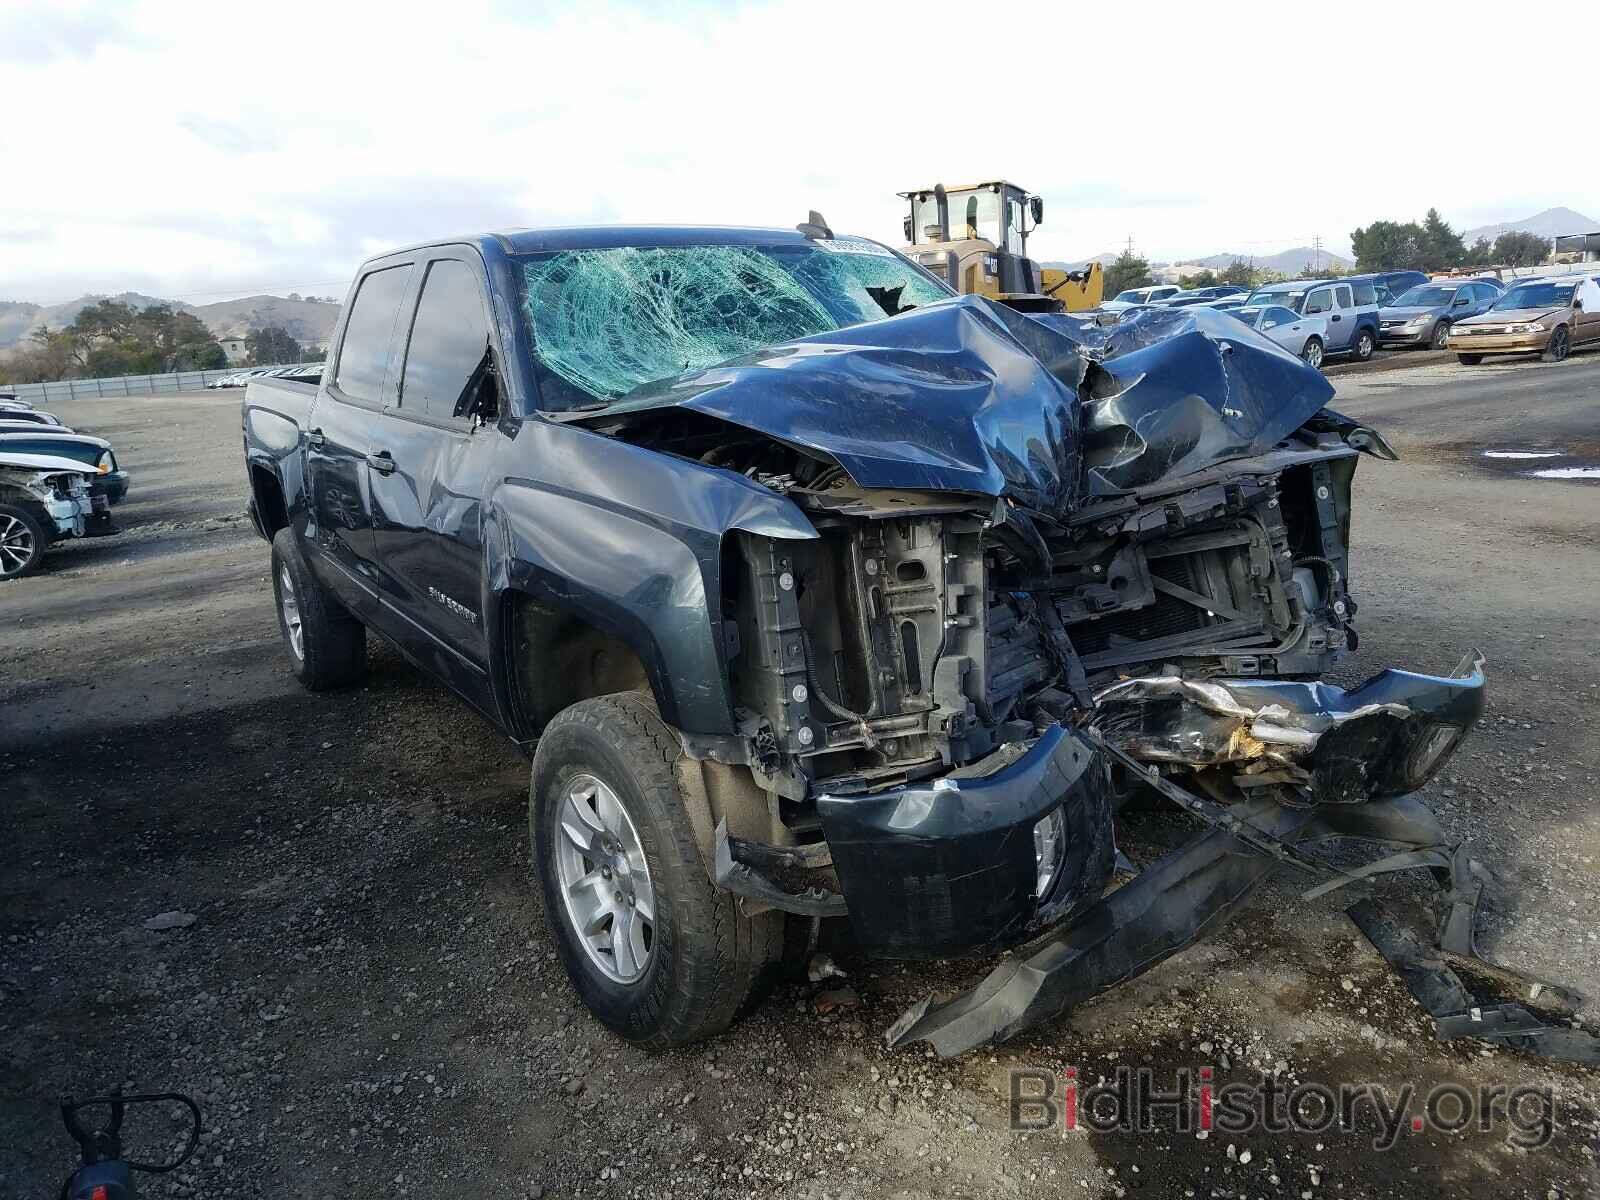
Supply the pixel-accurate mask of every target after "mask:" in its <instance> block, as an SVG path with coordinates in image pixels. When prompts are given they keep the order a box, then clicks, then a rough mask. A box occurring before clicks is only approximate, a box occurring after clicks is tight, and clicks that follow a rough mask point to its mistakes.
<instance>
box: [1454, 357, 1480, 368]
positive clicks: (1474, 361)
mask: <svg viewBox="0 0 1600 1200" xmlns="http://www.w3.org/2000/svg"><path fill="white" fill-rule="evenodd" d="M1456 361H1457V362H1458V363H1460V364H1461V365H1462V366H1463V367H1475V366H1477V365H1478V364H1479V363H1481V362H1482V361H1483V355H1481V354H1458V355H1456Z"/></svg>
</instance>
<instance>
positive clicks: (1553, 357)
mask: <svg viewBox="0 0 1600 1200" xmlns="http://www.w3.org/2000/svg"><path fill="white" fill-rule="evenodd" d="M1571 350H1572V339H1571V338H1570V337H1569V336H1568V334H1567V327H1566V326H1565V325H1557V326H1556V329H1555V332H1554V333H1552V334H1551V335H1550V344H1549V345H1547V346H1546V347H1545V348H1544V360H1545V362H1560V361H1561V360H1562V359H1564V358H1566V356H1567V354H1568V353H1569V352H1570V351H1571Z"/></svg>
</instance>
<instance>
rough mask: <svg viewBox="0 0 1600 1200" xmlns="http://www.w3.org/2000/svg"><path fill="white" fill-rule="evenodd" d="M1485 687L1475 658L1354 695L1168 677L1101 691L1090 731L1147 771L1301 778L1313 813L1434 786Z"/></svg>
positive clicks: (1381, 677)
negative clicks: (1169, 766)
mask: <svg viewBox="0 0 1600 1200" xmlns="http://www.w3.org/2000/svg"><path fill="white" fill-rule="evenodd" d="M1483 687H1484V674H1483V658H1482V656H1481V655H1477V654H1473V655H1469V656H1468V658H1467V659H1466V660H1465V661H1464V662H1463V663H1462V664H1461V666H1460V667H1459V668H1457V672H1456V674H1455V675H1453V676H1449V677H1441V676H1433V675H1421V674H1417V673H1415V672H1411V671H1397V670H1394V669H1392V668H1391V669H1389V670H1385V671H1382V672H1380V673H1379V674H1377V675H1375V676H1373V677H1372V678H1371V679H1369V680H1367V681H1366V682H1365V683H1363V684H1361V685H1359V686H1358V687H1355V688H1352V689H1350V690H1349V691H1346V690H1344V689H1343V688H1339V687H1335V686H1334V685H1332V684H1327V683H1322V682H1320V681H1318V682H1304V683H1303V682H1297V681H1290V680H1281V679H1185V678H1181V677H1179V676H1175V675H1164V676H1153V677H1145V678H1139V679H1128V680H1123V681H1121V682H1119V683H1115V684H1112V685H1111V686H1110V687H1107V688H1103V689H1101V690H1100V691H1099V692H1097V693H1096V695H1095V704H1096V707H1095V711H1094V714H1093V715H1092V716H1091V717H1090V718H1089V720H1090V723H1091V724H1092V725H1093V726H1094V727H1095V728H1098V729H1099V730H1101V732H1102V733H1105V734H1106V735H1107V736H1109V737H1112V738H1114V739H1115V740H1116V741H1117V742H1118V744H1119V745H1121V746H1122V747H1123V748H1124V749H1125V750H1127V751H1128V753H1130V754H1132V755H1133V756H1134V757H1135V758H1138V759H1141V760H1144V761H1148V762H1161V763H1179V764H1183V765H1186V766H1190V767H1197V768H1198V767H1214V766H1220V765H1223V764H1230V765H1257V764H1260V765H1265V766H1271V765H1277V766H1283V767H1290V768H1297V769H1299V770H1301V771H1303V772H1305V774H1304V776H1303V777H1299V776H1296V777H1292V778H1293V779H1294V781H1295V782H1297V783H1301V784H1304V785H1305V786H1306V787H1308V788H1309V789H1310V790H1311V792H1312V793H1314V795H1315V797H1316V799H1317V800H1318V802H1321V803H1354V802H1358V801H1361V800H1370V799H1374V798H1377V797H1381V796H1398V795H1402V794H1405V793H1407V792H1413V791H1415V790H1416V789H1417V788H1419V787H1421V786H1422V785H1423V784H1424V783H1425V782H1427V780H1428V779H1429V778H1431V777H1432V776H1433V774H1434V773H1436V772H1437V771H1438V770H1439V768H1440V767H1442V766H1443V765H1444V763H1445V762H1446V761H1447V760H1448V758H1449V756H1450V754H1451V753H1452V752H1453V751H1454V749H1455V747H1456V746H1457V745H1458V744H1459V743H1460V740H1461V738H1462V736H1464V735H1465V733H1466V732H1467V731H1468V730H1469V729H1471V728H1472V726H1473V725H1475V724H1476V723H1477V721H1478V718H1479V716H1480V715H1481V714H1482V711H1483Z"/></svg>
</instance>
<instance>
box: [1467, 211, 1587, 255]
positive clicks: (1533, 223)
mask: <svg viewBox="0 0 1600 1200" xmlns="http://www.w3.org/2000/svg"><path fill="white" fill-rule="evenodd" d="M1595 232H1600V221H1596V220H1595V219H1594V218H1593V217H1586V216H1584V215H1583V214H1582V213H1581V212H1574V211H1573V210H1572V209H1570V208H1547V209H1545V210H1544V211H1543V212H1542V213H1535V214H1534V215H1533V216H1531V217H1524V218H1523V219H1522V220H1520V221H1505V222H1502V223H1501V224H1499V225H1480V226H1478V228H1476V229H1469V230H1467V231H1466V232H1465V233H1463V234H1462V235H1461V240H1462V241H1464V242H1466V244H1467V245H1469V246H1470V245H1472V243H1473V242H1475V241H1477V240H1478V239H1479V238H1488V239H1489V240H1490V241H1491V242H1492V241H1494V240H1495V238H1497V237H1499V236H1500V235H1501V234H1502V233H1536V234H1538V235H1539V236H1540V237H1543V238H1554V237H1560V236H1561V235H1562V234H1564V233H1595Z"/></svg>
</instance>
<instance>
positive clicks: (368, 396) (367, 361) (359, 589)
mask: <svg viewBox="0 0 1600 1200" xmlns="http://www.w3.org/2000/svg"><path fill="white" fill-rule="evenodd" d="M411 273H412V269H411V264H410V263H400V264H397V265H392V266H383V267H379V268H377V269H375V270H372V271H369V272H368V273H367V274H366V275H365V276H363V277H362V279H361V282H360V284H359V285H357V288H356V291H355V298H354V299H353V300H352V301H351V304H350V312H349V314H348V316H347V317H346V318H345V322H344V328H343V331H342V333H341V335H340V339H339V345H338V349H337V357H336V359H335V362H334V366H333V370H332V371H331V373H330V374H329V375H328V380H327V383H326V384H325V386H324V387H323V389H322V391H321V392H319V393H318V395H317V399H316V402H315V403H314V404H313V405H312V406H311V413H310V416H309V417H308V418H307V420H306V425H307V428H306V433H305V446H306V484H307V487H308V489H309V491H310V501H311V511H312V514H313V520H314V522H315V528H314V530H312V531H311V532H312V535H313V541H314V543H315V544H316V546H317V547H318V549H319V550H321V552H322V553H321V554H318V555H313V556H312V560H311V561H312V568H313V570H315V571H316V572H317V574H318V576H319V577H320V578H322V579H323V580H324V581H325V582H326V583H327V584H328V586H329V587H331V588H332V589H333V591H334V592H335V594H337V595H338V597H339V599H340V601H341V602H343V604H344V605H345V607H346V608H348V609H350V610H351V611H352V612H354V613H356V614H357V615H359V616H362V617H366V616H370V615H371V613H372V611H373V609H374V607H375V605H376V602H377V593H378V571H377V565H376V563H375V561H374V555H373V540H372V503H371V492H370V489H369V487H368V483H367V480H368V472H367V452H368V450H369V449H370V444H371V438H372V432H373V424H374V422H375V421H376V420H377V418H378V414H379V413H381V412H382V411H383V405H384V399H385V396H386V394H387V389H389V388H391V387H392V386H393V384H392V382H391V379H390V375H391V370H390V368H391V360H392V358H393V357H394V351H395V330H396V327H397V325H398V324H399V315H400V308H401V302H402V301H403V300H404V298H405V296H406V294H407V293H408V292H409V290H410V281H411Z"/></svg>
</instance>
